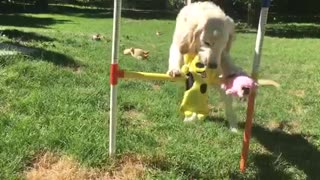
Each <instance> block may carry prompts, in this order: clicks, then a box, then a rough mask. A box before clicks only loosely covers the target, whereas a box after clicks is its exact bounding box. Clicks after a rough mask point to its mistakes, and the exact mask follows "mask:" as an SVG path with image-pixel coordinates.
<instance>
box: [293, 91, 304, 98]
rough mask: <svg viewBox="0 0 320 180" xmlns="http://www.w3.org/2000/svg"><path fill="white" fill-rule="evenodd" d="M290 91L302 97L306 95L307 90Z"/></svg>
mask: <svg viewBox="0 0 320 180" xmlns="http://www.w3.org/2000/svg"><path fill="white" fill-rule="evenodd" d="M289 93H290V94H292V95H294V96H297V97H300V98H303V97H305V91H304V90H291V91H289Z"/></svg>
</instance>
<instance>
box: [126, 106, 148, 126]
mask: <svg viewBox="0 0 320 180" xmlns="http://www.w3.org/2000/svg"><path fill="white" fill-rule="evenodd" d="M123 118H125V119H126V120H128V122H129V123H130V124H131V125H135V126H139V127H147V126H150V125H151V122H150V120H148V119H147V117H146V115H145V114H144V113H142V112H140V111H138V110H136V109H131V110H128V111H125V112H124V113H123Z"/></svg>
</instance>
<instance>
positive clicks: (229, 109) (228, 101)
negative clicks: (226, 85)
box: [219, 90, 238, 132]
mask: <svg viewBox="0 0 320 180" xmlns="http://www.w3.org/2000/svg"><path fill="white" fill-rule="evenodd" d="M219 91H220V95H221V98H222V100H223V103H224V106H225V115H226V119H227V120H228V122H229V127H230V130H231V131H232V132H238V124H237V123H238V118H237V115H236V113H235V111H234V107H233V98H232V97H231V96H228V95H226V93H225V91H223V90H219Z"/></svg>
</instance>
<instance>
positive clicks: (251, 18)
mask: <svg viewBox="0 0 320 180" xmlns="http://www.w3.org/2000/svg"><path fill="white" fill-rule="evenodd" d="M247 8H248V9H247V25H248V26H249V27H253V26H254V10H253V8H252V4H251V3H248V6H247Z"/></svg>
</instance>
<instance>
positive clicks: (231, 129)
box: [230, 124, 238, 133]
mask: <svg viewBox="0 0 320 180" xmlns="http://www.w3.org/2000/svg"><path fill="white" fill-rule="evenodd" d="M230 131H231V132H233V133H237V132H238V125H236V124H231V125H230Z"/></svg>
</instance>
